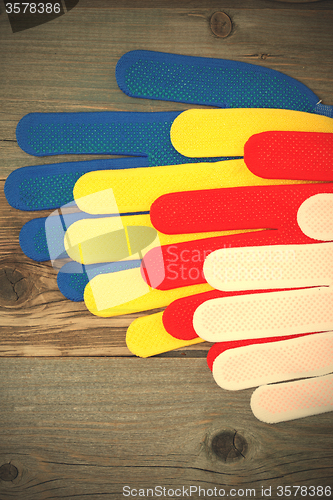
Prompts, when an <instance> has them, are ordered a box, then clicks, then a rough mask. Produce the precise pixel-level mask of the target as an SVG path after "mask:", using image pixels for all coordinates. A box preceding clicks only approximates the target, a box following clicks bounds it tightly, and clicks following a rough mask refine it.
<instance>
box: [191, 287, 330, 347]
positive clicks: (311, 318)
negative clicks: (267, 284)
mask: <svg viewBox="0 0 333 500" xmlns="http://www.w3.org/2000/svg"><path fill="white" fill-rule="evenodd" d="M332 308H333V292H332V289H331V287H323V288H319V287H316V288H305V289H302V290H287V291H279V292H276V291H274V292H269V293H261V294H251V293H249V294H247V295H239V296H238V295H237V296H232V297H224V298H222V299H212V300H209V301H207V302H205V303H204V304H201V305H200V306H199V307H198V308H197V309H196V311H195V313H194V315H193V327H194V329H195V331H196V333H197V334H198V336H199V337H201V338H203V339H204V340H207V341H209V342H221V341H229V340H243V339H246V338H260V337H262V336H263V332H264V335H265V337H278V336H284V335H291V334H298V333H311V332H317V331H327V330H331V329H333V320H332V314H331V311H332Z"/></svg>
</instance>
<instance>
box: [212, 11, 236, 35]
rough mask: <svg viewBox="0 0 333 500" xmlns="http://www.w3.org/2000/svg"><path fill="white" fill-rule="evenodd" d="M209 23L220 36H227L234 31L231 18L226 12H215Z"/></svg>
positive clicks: (215, 33)
mask: <svg viewBox="0 0 333 500" xmlns="http://www.w3.org/2000/svg"><path fill="white" fill-rule="evenodd" d="M209 24H210V29H211V30H212V32H213V33H214V35H215V36H217V37H219V38H226V37H227V36H229V35H230V33H231V31H232V22H231V19H230V17H229V16H227V14H226V13H225V12H215V13H214V14H213V15H212V17H211V18H210V23H209Z"/></svg>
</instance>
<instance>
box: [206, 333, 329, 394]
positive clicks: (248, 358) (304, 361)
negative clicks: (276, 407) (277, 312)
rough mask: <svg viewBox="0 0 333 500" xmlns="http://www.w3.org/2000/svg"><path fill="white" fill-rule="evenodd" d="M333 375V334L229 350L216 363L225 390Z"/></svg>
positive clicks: (215, 374)
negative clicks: (332, 373)
mask: <svg viewBox="0 0 333 500" xmlns="http://www.w3.org/2000/svg"><path fill="white" fill-rule="evenodd" d="M332 371H333V332H325V333H313V334H311V335H306V336H302V337H297V338H293V339H287V340H282V341H276V342H268V343H253V344H249V345H246V346H242V347H237V348H232V349H226V350H225V351H224V352H222V353H221V354H219V355H218V356H217V357H216V358H215V360H214V363H213V370H212V373H213V377H214V380H215V382H216V383H217V384H218V385H219V386H220V387H222V389H226V390H231V391H238V390H241V389H248V388H250V387H257V386H260V385H264V384H272V383H276V382H283V381H286V380H293V379H300V378H306V377H317V376H320V375H326V374H328V373H331V372H332Z"/></svg>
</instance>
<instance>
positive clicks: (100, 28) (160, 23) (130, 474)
mask: <svg viewBox="0 0 333 500" xmlns="http://www.w3.org/2000/svg"><path fill="white" fill-rule="evenodd" d="M218 11H220V12H224V13H226V14H227V15H228V16H229V17H230V19H231V21H232V31H231V33H230V34H229V36H227V37H221V36H217V35H225V30H227V28H226V26H223V25H222V24H221V23H220V24H218V23H217V25H215V32H216V33H217V35H216V34H215V35H214V34H213V33H212V30H211V26H210V20H211V17H212V15H213V14H214V13H215V12H218ZM0 44H1V45H0V47H1V60H0V64H1V68H0V86H1V87H0V89H1V91H0V100H1V108H0V113H1V114H0V148H1V151H0V158H1V163H0V183H1V190H0V207H1V211H0V218H1V226H0V335H1V344H0V353H1V356H2V357H1V359H0V370H1V382H0V386H1V399H0V425H1V429H0V500H9V499H13V500H30V499H31V500H42V499H43V500H44V499H55V498H68V499H71V498H78V499H80V500H81V499H83V498H91V499H93V500H95V499H96V500H97V499H101V498H110V499H111V498H112V499H117V500H118V499H121V498H126V496H128V497H129V498H133V496H134V495H135V493H137V497H139V496H140V497H143V495H144V494H145V495H146V496H148V495H149V494H150V496H151V493H152V492H151V491H148V492H147V491H146V489H147V488H155V487H156V486H160V487H161V490H158V489H157V490H155V491H154V493H155V496H154V498H158V497H159V496H158V493H159V492H160V493H161V495H160V497H162V498H188V497H189V495H191V498H208V497H210V496H212V495H213V497H214V495H215V497H216V498H218V497H219V496H218V495H220V496H221V495H222V493H223V491H222V490H225V495H229V497H234V498H242V497H244V498H245V497H246V498H248V497H250V496H252V497H253V496H254V493H255V494H256V498H274V499H279V498H286V497H287V496H288V492H289V490H288V488H286V487H288V486H289V487H290V492H291V497H292V498H304V496H305V495H304V493H307V494H308V496H312V497H313V498H319V497H320V493H321V490H320V488H319V490H317V491H316V492H315V494H313V490H312V489H311V488H310V486H313V487H316V488H317V487H320V486H323V487H324V488H325V487H327V486H333V467H332V459H333V452H332V449H333V448H332V445H333V435H332V429H333V418H332V413H327V414H323V415H319V416H316V417H309V418H304V419H301V420H297V421H290V422H288V423H281V424H278V425H267V424H264V423H262V422H260V421H258V420H256V418H255V417H254V416H253V415H252V412H251V410H250V407H249V400H250V396H251V393H252V390H247V391H240V392H227V391H224V390H222V389H220V388H219V387H218V386H217V385H216V384H215V382H214V381H213V379H212V376H211V373H210V371H209V370H208V368H207V364H206V359H205V358H206V354H207V351H208V349H209V347H210V345H209V344H208V343H202V344H198V345H196V346H192V347H188V348H186V349H185V348H184V349H180V350H178V351H174V352H170V353H166V354H164V355H160V356H157V357H154V358H149V359H139V358H136V357H134V356H133V355H131V353H130V352H129V351H128V349H127V347H126V344H125V333H126V328H127V326H128V325H129V324H130V323H131V321H132V320H133V319H134V318H135V317H136V316H138V315H130V316H123V317H116V318H112V319H111V318H110V319H103V318H98V317H94V316H92V315H91V314H90V313H89V312H88V311H87V310H86V308H85V306H84V304H83V303H73V302H70V301H69V300H67V299H65V298H64V297H63V296H62V294H61V293H60V292H59V291H58V289H57V285H56V272H55V271H54V269H53V268H52V266H51V265H50V263H43V264H38V263H35V262H33V261H31V260H30V259H29V258H27V257H26V256H25V255H24V254H23V253H22V251H21V249H20V246H19V241H18V237H19V231H20V228H21V227H22V225H23V224H24V223H25V222H27V221H28V220H30V219H31V218H33V217H37V216H38V217H40V216H47V215H48V212H42V213H28V212H24V213H23V212H20V211H17V210H15V209H13V208H11V207H10V206H9V205H8V203H7V202H6V199H5V197H4V194H3V185H4V181H5V179H6V177H7V175H8V174H9V173H10V172H11V171H13V170H14V169H16V168H18V167H21V166H25V165H31V164H45V163H55V162H58V161H60V160H59V157H50V158H47V159H45V158H32V157H29V156H28V155H27V154H25V153H24V152H23V151H21V150H20V148H19V147H18V145H17V142H16V138H15V128H16V125H17V123H18V121H19V120H20V118H21V117H22V116H23V115H25V114H26V113H30V112H35V111H41V112H51V111H103V110H124V111H133V110H137V111H162V110H181V109H184V105H182V104H173V103H163V102H159V101H145V100H142V99H141V100H135V99H133V98H129V97H127V96H125V95H124V94H123V93H122V92H121V91H120V90H119V89H118V87H117V84H116V81H115V76H114V70H115V65H116V62H117V60H118V59H119V57H120V56H121V55H122V54H124V53H125V52H127V51H129V50H133V49H138V48H141V49H150V50H157V51H164V52H173V53H180V54H188V55H195V56H208V57H220V58H226V59H234V60H237V61H245V62H250V63H253V64H256V65H260V66H264V67H268V68H273V69H277V70H280V71H282V72H284V73H286V74H287V75H289V76H292V77H294V78H296V79H298V80H299V81H301V82H303V83H304V84H306V85H307V86H308V87H309V88H311V89H312V90H313V91H314V92H315V93H316V94H317V95H318V97H319V99H321V100H322V101H323V103H324V104H333V72H332V68H333V1H332V0H322V1H319V2H313V3H289V2H285V3H284V2H277V1H273V0H219V1H217V0H206V1H199V0H179V1H175V0H171V1H167V0H155V1H154V2H153V1H149V0H145V1H140V0H137V1H135V0H127V1H123V2H120V1H118V2H116V1H114V0H109V1H108V0H95V1H92V0H80V2H79V4H78V5H77V6H76V7H75V8H73V9H72V10H70V11H69V12H67V13H66V14H65V15H64V16H61V17H59V18H57V19H55V20H53V21H52V22H49V23H46V24H43V25H40V26H36V27H34V28H31V29H27V30H24V31H20V32H15V33H13V32H12V30H11V27H10V24H9V21H8V17H7V14H6V13H5V8H4V4H2V3H0ZM187 107H188V106H187ZM94 158H95V157H94ZM67 159H68V160H69V159H74V157H70V156H66V157H65V158H64V159H63V160H64V161H65V160H67ZM83 159H88V157H84V158H83ZM124 486H128V488H127V489H126V488H125V489H123V488H124ZM297 486H303V490H301V489H299V490H298V492H297V489H296V487H297ZM190 487H192V489H190ZM279 487H280V488H279ZM306 487H307V488H308V489H307V490H306ZM163 488H165V490H163ZM183 488H184V490H183ZM199 488H201V490H199ZM214 488H216V491H214ZM281 488H282V489H281ZM283 488H285V489H284V490H283ZM130 490H133V491H130ZM134 490H136V491H134ZM171 490H173V491H171ZM203 490H205V492H206V497H205V496H204V491H203ZM281 491H283V495H284V496H283V495H282V496H281ZM328 491H329V490H328V489H327V490H326V494H325V490H324V494H323V496H321V498H327V497H328ZM296 492H297V494H296Z"/></svg>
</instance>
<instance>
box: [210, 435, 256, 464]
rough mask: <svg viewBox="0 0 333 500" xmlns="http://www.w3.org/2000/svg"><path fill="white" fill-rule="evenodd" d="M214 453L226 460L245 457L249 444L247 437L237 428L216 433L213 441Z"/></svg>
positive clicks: (231, 460)
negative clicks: (236, 429)
mask: <svg viewBox="0 0 333 500" xmlns="http://www.w3.org/2000/svg"><path fill="white" fill-rule="evenodd" d="M211 447H212V451H213V453H214V454H215V455H216V456H217V457H218V458H220V459H222V460H224V462H233V461H236V460H241V459H244V458H245V456H246V453H247V449H248V445H247V441H246V439H245V438H244V437H243V436H242V435H241V434H239V432H237V431H235V430H231V429H230V430H229V429H227V430H224V431H222V432H219V433H218V434H216V435H215V436H214V437H213V439H212V442H211Z"/></svg>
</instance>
